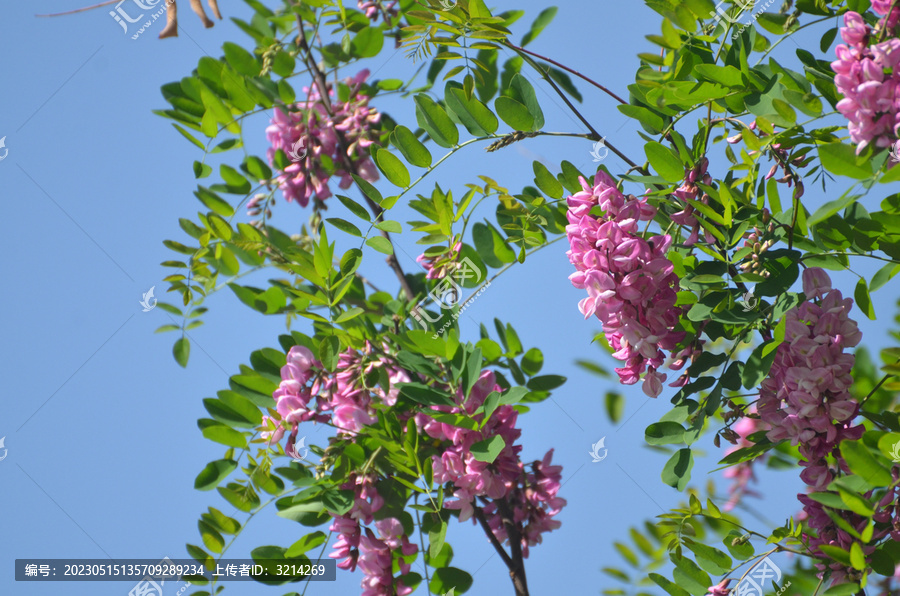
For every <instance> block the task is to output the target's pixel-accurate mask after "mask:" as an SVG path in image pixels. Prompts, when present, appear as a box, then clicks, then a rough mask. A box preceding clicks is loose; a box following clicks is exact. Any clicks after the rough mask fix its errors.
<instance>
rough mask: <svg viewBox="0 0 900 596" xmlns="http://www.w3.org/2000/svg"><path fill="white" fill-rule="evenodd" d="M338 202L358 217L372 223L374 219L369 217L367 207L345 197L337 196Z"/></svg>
mask: <svg viewBox="0 0 900 596" xmlns="http://www.w3.org/2000/svg"><path fill="white" fill-rule="evenodd" d="M337 198H338V200H339V201H340V202H341V204H343V205H344V207H346V208H347V209H349V210H350V212H351V213H353V215H355V216H356V217H358V218H360V219H363V220H365V221H372V217H371V216H370V215H369V212H368V211H367V210H366V208H365V207H363V206H362V205H360V204H359V203H357V202H356V201H354V200H353V199H351V198H350V197H345V196H344V195H337Z"/></svg>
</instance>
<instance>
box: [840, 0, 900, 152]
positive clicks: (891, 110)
mask: <svg viewBox="0 0 900 596" xmlns="http://www.w3.org/2000/svg"><path fill="white" fill-rule="evenodd" d="M890 7H891V2H890V0H885V1H880V2H873V3H872V8H873V10H875V12H876V13H878V14H880V15H887V13H888V10H890ZM898 18H900V8H894V9H893V10H892V11H891V14H890V15H888V16H887V17H886V18H885V19H882V21H881V25H880V26H881V27H887V29H888V39H885V40H884V41H881V42H877V43H874V42H875V41H876V39H875V36H874V35H873V32H872V29H871V27H869V26H868V25H867V24H866V22H865V20H864V19H863V17H862V15H860V14H859V13H856V12H847V13H845V14H844V26H843V27H842V28H841V37H842V38H843V40H844V42H846V45H844V44H841V45H838V46H837V47H836V48H835V53H836V55H837V60H835V61H834V62H832V63H831V68H832V70H834V72H835V77H834V83H835V85H836V86H837V89H838V92H839V93H840V94H841V95H843V96H844V97H843V99H841V100H840V101H839V102H838V104H837V109H838V111H840V112H841V114H843V115H844V116H845V117H846V118H847V120H848V121H849V123H848V125H847V130H848V131H849V132H850V139H851V140H852V141H853V142H854V143H856V152H857V153H859V152H861V151H862V150H863V149H864V148H865V147H866V146H867V145H869V144H874V145H875V146H876V147H881V148H883V147H889V146H891V145H893V144H894V142H895V141H896V140H897V139H898V137H900V115H898V113H900V104H898V99H897V98H898V93H900V69H898V65H900V39H897V38H896V37H895V36H894V35H893V30H894V28H895V27H896V25H897V20H898ZM870 44H871V45H870Z"/></svg>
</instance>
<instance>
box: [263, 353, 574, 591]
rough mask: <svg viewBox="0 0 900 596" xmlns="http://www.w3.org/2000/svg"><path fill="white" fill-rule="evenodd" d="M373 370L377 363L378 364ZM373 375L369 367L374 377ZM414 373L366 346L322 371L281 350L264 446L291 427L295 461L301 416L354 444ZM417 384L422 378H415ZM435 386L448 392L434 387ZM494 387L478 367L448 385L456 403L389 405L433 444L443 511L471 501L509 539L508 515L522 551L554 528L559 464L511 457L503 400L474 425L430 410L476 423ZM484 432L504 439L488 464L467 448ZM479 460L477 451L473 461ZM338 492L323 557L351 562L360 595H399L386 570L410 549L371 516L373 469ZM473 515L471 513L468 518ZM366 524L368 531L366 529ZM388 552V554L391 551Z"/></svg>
mask: <svg viewBox="0 0 900 596" xmlns="http://www.w3.org/2000/svg"><path fill="white" fill-rule="evenodd" d="M379 369H380V370H379ZM373 373H377V374H373ZM373 377H380V378H382V379H384V378H386V379H387V381H388V382H387V383H386V384H387V385H388V386H387V387H382V386H381V385H377V386H374V387H372V386H367V379H371V378H373ZM412 378H413V375H411V374H409V373H408V372H407V371H406V370H404V369H403V368H402V367H401V366H400V365H399V364H398V363H397V362H396V361H395V360H394V359H393V358H392V357H391V356H387V355H378V354H376V350H375V349H374V347H373V346H372V345H371V344H369V343H368V342H367V343H366V346H365V349H364V350H362V351H358V350H354V349H347V350H346V351H345V352H343V353H342V354H341V355H340V357H339V358H338V361H337V363H336V366H335V370H334V371H331V372H329V371H326V370H324V368H323V365H322V363H321V362H319V361H318V360H317V359H316V358H315V356H314V355H313V353H312V352H311V351H310V350H309V349H308V348H306V347H304V346H294V347H293V348H291V349H290V350H289V351H288V354H287V357H286V363H285V365H284V366H283V367H282V369H281V383H280V385H279V387H278V389H277V390H276V391H275V392H274V393H273V397H274V399H275V402H276V408H275V412H273V413H272V414H271V416H266V417H265V419H264V421H263V426H262V428H261V431H262V436H263V438H265V439H267V440H268V442H269V443H274V442H277V441H280V440H281V439H282V438H283V437H284V434H285V426H287V427H289V428H290V429H291V434H290V436H289V439H288V445H286V446H285V453H286V454H288V455H290V456H292V457H295V458H298V454H297V453H296V449H295V447H294V442H295V440H296V438H297V434H298V428H299V424H300V423H301V422H306V421H310V420H311V421H316V422H324V423H330V424H332V425H333V426H335V427H336V428H337V429H338V436H339V438H340V439H342V440H350V441H353V440H355V439H356V437H357V435H358V434H359V433H361V432H362V431H363V430H364V429H365V427H366V426H369V425H374V424H376V423H378V418H377V414H378V407H377V406H378V405H379V404H380V405H381V406H393V405H395V404H396V403H397V400H398V397H399V388H398V387H397V384H398V383H407V382H410V381H411V380H412ZM416 380H417V381H425V380H426V379H424V378H422V377H419V376H416ZM435 387H436V388H438V389H440V390H443V391H448V390H449V387H445V386H442V385H440V384H438V385H436V386H435ZM495 391H496V392H502V391H503V389H502V388H501V387H500V386H499V385H497V384H496V381H495V377H494V373H493V372H491V371H483V372H482V373H481V375H480V377H479V379H478V381H477V382H476V383H475V385H474V387H473V388H472V390H471V392H470V393H469V397H468V399H464V397H463V393H462V390H461V389H460V390H457V392H456V399H455V402H456V405H453V406H450V405H435V406H428V407H424V411H420V412H419V413H413V412H395V414H396V416H397V419H398V420H399V421H400V422H401V424H404V425H405V422H406V421H407V420H409V418H410V417H412V416H414V418H415V424H416V426H417V427H418V429H419V431H420V432H422V433H425V434H427V435H428V436H430V437H432V438H433V439H436V440H438V441H440V443H441V445H440V446H439V447H438V450H439V454H438V455H435V456H433V468H432V469H433V478H434V480H435V482H436V483H441V484H445V483H450V484H452V498H453V499H454V500H452V501H448V502H446V503H444V504H443V505H444V507H445V508H447V509H457V510H459V511H460V520H461V521H465V520H467V519H470V518H471V517H472V516H473V514H474V513H475V507H479V508H480V509H481V510H482V511H483V514H484V518H485V521H487V523H488V525H489V528H490V530H491V531H492V532H493V533H494V534H495V536H496V538H497V539H498V540H499V541H500V542H504V541H506V540H509V539H510V536H509V533H510V526H508V525H507V524H506V523H505V521H506V520H509V521H511V523H512V527H513V528H515V530H514V532H516V533H518V534H520V535H519V536H518V539H519V540H520V543H521V547H522V550H523V554H524V555H525V556H527V554H528V548H529V546H534V545H535V544H538V543H540V542H541V540H542V534H543V533H544V532H549V531H552V530H554V529H556V528H558V527H559V526H560V522H559V521H558V520H556V519H554V517H555V516H556V515H557V514H558V513H559V512H560V511H561V509H562V508H563V506H564V505H565V504H566V501H565V500H564V499H562V498H561V497H559V496H558V492H559V489H560V480H561V472H562V468H561V467H560V466H554V465H552V464H551V458H552V455H553V451H552V450H550V451H549V452H548V453H547V454H546V455H545V456H544V458H543V460H541V461H536V462H533V463H532V464H531V465H530V466H528V467H526V466H525V465H524V464H523V463H522V462H521V460H520V458H519V453H520V452H521V450H522V447H521V446H519V445H515V444H514V443H515V441H516V440H517V439H518V438H519V436H520V435H521V431H520V430H519V429H517V428H516V426H515V424H516V419H517V416H518V413H517V412H516V410H515V409H514V408H513V407H512V406H509V405H500V406H498V407H496V408H494V409H493V410H492V411H491V412H490V416H489V418H488V419H487V421H485V422H484V425H483V426H482V427H481V429H480V430H472V429H470V428H461V427H457V426H454V425H452V424H447V423H443V422H438V421H437V420H436V419H435V418H433V417H432V416H431V415H429V412H433V413H434V414H435V415H437V414H439V413H443V414H465V416H466V417H468V418H470V419H471V420H472V421H473V422H479V423H480V422H482V421H483V419H484V417H485V414H484V413H478V414H476V413H475V412H476V411H477V410H478V409H479V408H481V407H482V406H483V405H484V402H485V400H486V399H487V397H488V395H490V394H491V393H492V392H495ZM491 437H500V438H502V439H503V442H504V446H503V448H502V450H501V451H500V453H499V455H497V457H496V458H495V459H494V460H493V461H491V462H490V463H488V462H485V461H481V460H480V459H479V458H477V457H476V453H473V448H474V446H475V444H476V443H480V442H482V441H484V440H486V439H489V438H491ZM482 459H483V458H482ZM348 477H349V479H348V480H347V481H346V482H343V483H342V485H341V487H340V488H341V489H343V490H347V491H352V492H353V494H354V500H353V504H352V506H351V508H350V510H349V511H348V512H346V513H345V514H343V515H335V514H332V517H333V518H334V521H333V523H332V525H331V528H330V529H331V531H332V532H335V533H336V534H337V536H338V539H337V541H336V542H335V544H334V545H333V547H334V551H333V552H332V554H331V555H330V556H331V557H332V558H334V559H338V561H339V562H338V567H340V568H341V569H346V570H349V571H354V570H356V569H357V568H359V569H360V570H361V571H362V572H363V574H364V576H365V577H364V578H363V580H362V587H363V592H362V595H363V596H394V595H395V594H396V595H397V596H404V595H406V594H409V593H411V591H412V590H411V589H410V588H409V587H407V586H404V585H403V584H402V583H401V582H400V580H399V579H397V578H395V577H394V572H393V569H394V567H393V566H394V564H395V563H396V564H397V565H399V569H400V571H401V574H405V573H408V572H409V565H408V564H407V563H405V562H404V560H403V558H402V557H406V556H409V555H412V554H414V553H416V552H417V548H416V546H415V545H414V544H412V543H411V542H410V541H409V537H408V536H407V535H406V533H405V531H404V530H403V526H402V524H401V522H400V521H398V520H397V519H395V518H393V517H389V518H385V519H381V520H378V521H375V514H376V513H377V512H378V511H379V510H380V509H381V508H382V507H383V506H384V504H385V503H384V499H383V498H382V497H381V495H380V494H379V493H378V489H377V482H378V477H377V476H376V475H375V474H372V473H369V474H362V473H357V472H351V473H350V474H349V475H348ZM473 521H474V520H473ZM373 525H374V528H373V527H372V526H373ZM395 554H396V555H397V556H395Z"/></svg>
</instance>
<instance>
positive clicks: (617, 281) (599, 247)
mask: <svg viewBox="0 0 900 596" xmlns="http://www.w3.org/2000/svg"><path fill="white" fill-rule="evenodd" d="M581 186H582V188H583V189H584V190H582V191H581V192H578V193H576V194H574V195H572V196H571V197H569V198H568V204H569V211H568V213H567V214H566V217H567V218H568V220H569V225H568V226H566V234H567V236H568V238H569V244H570V245H571V249H570V250H569V251H568V253H566V254H567V255H568V257H569V261H570V262H571V263H572V264H573V265H574V266H575V269H576V270H577V271H576V272H575V273H573V274H572V275H571V276H569V279H570V280H571V281H572V285H574V286H575V287H576V288H580V289H585V290H587V293H588V297H587V298H585V299H583V300H582V301H581V302H579V304H578V306H579V309H580V310H581V312H582V314H584V317H585V318H588V317H590V316H591V315H595V316H596V317H597V318H598V319H600V321H601V323H602V324H603V331H604V333H605V334H606V339H607V341H608V342H609V345H610V346H612V347H613V349H614V350H615V353H614V354H613V357H614V358H616V359H618V360H623V361H624V362H625V366H623V367H622V368H617V369H616V372H617V373H618V374H619V379H620V380H621V382H622V383H624V384H626V385H632V384H634V383H637V382H638V381H639V380H640V378H641V375H643V374H644V372H646V375H645V376H644V384H643V389H644V393H646V394H647V395H649V396H651V397H656V396H658V395H659V394H660V393H661V392H662V383H663V382H664V381H665V380H666V375H665V374H663V373H660V372H658V369H659V368H660V367H661V366H662V365H663V363H664V362H665V359H666V355H665V353H664V351H672V350H674V349H675V348H676V346H677V345H678V344H679V343H680V342H681V341H682V340H683V339H684V337H685V334H684V332H677V331H675V327H676V326H677V325H678V318H679V315H681V313H682V309H681V308H679V307H677V306H675V302H676V298H677V292H678V289H679V280H678V276H677V275H676V274H675V272H674V267H673V265H672V262H671V261H670V260H669V259H668V258H667V257H666V252H667V251H668V249H669V246H670V245H671V243H672V238H671V236H669V235H661V236H654V237H652V238H650V239H645V238H644V237H643V236H642V235H641V234H640V231H639V225H640V222H642V221H650V220H651V219H653V216H654V215H655V214H656V209H655V208H654V207H652V206H651V205H648V204H647V200H646V199H638V198H635V197H633V196H629V197H626V196H625V195H623V194H622V193H621V192H619V190H618V189H617V188H616V183H615V181H613V179H612V178H611V177H610V176H609V175H608V174H606V173H605V172H603V171H602V170H601V171H599V172H597V175H596V176H595V178H594V185H593V187H592V186H590V185H589V184H588V183H587V181H586V180H584V178H582V179H581ZM597 209H599V211H601V212H602V213H600V214H595V213H596V212H597ZM592 211H593V212H592ZM680 361H681V362H682V364H683V362H684V358H681V359H680ZM676 383H678V381H676Z"/></svg>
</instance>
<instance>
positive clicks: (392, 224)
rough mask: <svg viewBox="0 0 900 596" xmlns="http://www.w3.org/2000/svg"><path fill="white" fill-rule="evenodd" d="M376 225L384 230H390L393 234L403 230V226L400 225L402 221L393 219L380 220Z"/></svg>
mask: <svg viewBox="0 0 900 596" xmlns="http://www.w3.org/2000/svg"><path fill="white" fill-rule="evenodd" d="M375 227H376V228H378V229H379V230H382V231H384V232H390V233H391V234H400V233H402V232H403V226H402V225H400V222H399V221H392V220H390V219H387V220H385V221H380V222H378V223H377V224H375Z"/></svg>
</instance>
